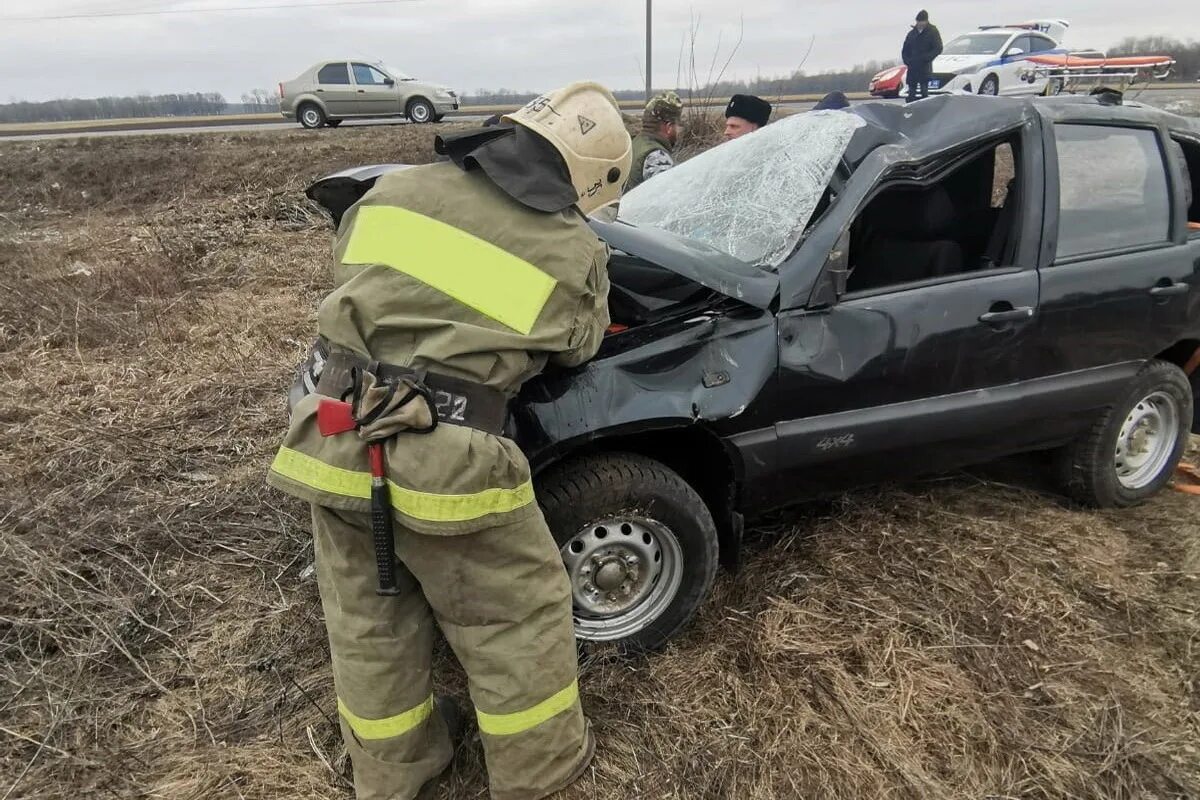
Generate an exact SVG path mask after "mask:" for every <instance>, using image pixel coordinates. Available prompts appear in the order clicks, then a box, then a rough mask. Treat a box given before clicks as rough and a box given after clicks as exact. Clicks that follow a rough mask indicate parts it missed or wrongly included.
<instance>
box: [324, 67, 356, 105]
mask: <svg viewBox="0 0 1200 800" xmlns="http://www.w3.org/2000/svg"><path fill="white" fill-rule="evenodd" d="M316 93H317V97H319V98H321V101H322V102H323V103H325V110H326V113H327V114H328V116H330V117H334V118H337V117H346V116H353V115H354V114H357V113H358V112H357V111H356V110H355V108H356V106H357V104H358V95H357V93H356V92H355V88H354V84H353V83H352V82H351V80H350V68H349V67H348V66H347V64H346V62H345V61H331V62H329V63H328V64H326V65H325V66H323V67H321V68H320V69H319V70H317V88H316Z"/></svg>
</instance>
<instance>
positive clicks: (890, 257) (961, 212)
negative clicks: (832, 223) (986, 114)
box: [846, 136, 1022, 293]
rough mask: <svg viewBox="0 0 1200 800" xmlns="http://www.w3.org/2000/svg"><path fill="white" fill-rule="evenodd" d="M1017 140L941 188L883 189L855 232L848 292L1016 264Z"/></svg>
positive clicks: (967, 165)
mask: <svg viewBox="0 0 1200 800" xmlns="http://www.w3.org/2000/svg"><path fill="white" fill-rule="evenodd" d="M1019 141H1020V140H1019V139H1018V138H1017V137H1015V136H1014V137H1013V138H1012V139H1008V140H1004V141H1000V142H996V143H993V144H991V145H990V146H988V147H986V148H984V149H982V150H981V151H980V152H978V153H976V154H974V155H973V156H972V157H970V158H969V159H967V160H966V161H965V162H964V163H962V164H960V165H959V166H958V167H956V168H955V169H954V170H953V171H952V172H950V173H949V174H947V175H945V176H944V177H942V178H941V179H940V180H938V181H937V182H936V183H933V184H932V185H928V186H920V187H915V186H911V185H905V184H896V185H892V186H888V185H886V184H885V185H884V187H883V189H882V190H881V191H880V192H879V193H878V194H876V195H875V197H874V198H873V199H872V200H871V201H870V202H868V203H867V205H866V207H864V208H863V210H862V211H861V212H860V213H859V215H858V217H857V219H855V221H854V223H853V224H852V225H851V226H850V248H849V254H848V258H847V267H848V269H849V271H850V275H849V277H848V279H847V281H846V291H847V292H851V293H853V292H866V291H878V290H880V289H885V288H889V287H893V286H903V285H906V284H913V283H920V282H924V281H935V280H943V279H951V278H957V277H961V276H963V275H967V274H974V273H982V272H986V271H987V270H990V269H996V268H1001V267H1011V266H1014V265H1015V264H1016V255H1017V243H1018V240H1019V230H1018V223H1019V221H1020V214H1019V213H1018V212H1019V210H1020V204H1021V196H1022V186H1021V181H1020V180H1019V177H1018V176H1019V175H1020V174H1021V173H1020V169H1019V165H1020V163H1021V159H1020V147H1019Z"/></svg>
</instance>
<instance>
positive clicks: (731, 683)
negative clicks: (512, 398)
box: [0, 128, 1200, 800]
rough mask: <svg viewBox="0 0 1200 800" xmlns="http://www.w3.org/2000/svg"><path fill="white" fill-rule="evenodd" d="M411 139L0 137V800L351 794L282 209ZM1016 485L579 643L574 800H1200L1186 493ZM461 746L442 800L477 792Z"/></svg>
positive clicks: (307, 273) (837, 544)
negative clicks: (681, 615) (646, 625)
mask: <svg viewBox="0 0 1200 800" xmlns="http://www.w3.org/2000/svg"><path fill="white" fill-rule="evenodd" d="M427 137H428V133H426V132H424V131H421V130H418V131H415V132H414V131H412V130H411V129H406V128H388V129H360V130H339V131H337V132H322V133H320V134H316V135H314V134H309V133H301V132H297V133H295V134H290V133H284V134H236V135H224V134H220V135H218V134H206V135H198V136H195V137H185V138H183V139H176V138H172V139H170V140H166V141H164V140H163V139H134V138H113V139H105V140H94V141H84V142H81V143H68V142H55V143H40V144H9V145H0V182H2V183H3V184H4V185H5V186H6V187H8V190H7V192H6V195H5V198H4V199H3V201H0V203H2V205H0V379H2V381H3V382H2V383H0V387H2V388H0V433H2V434H3V436H4V441H5V447H4V448H2V449H0V476H2V481H0V580H2V581H3V584H4V585H5V586H6V587H8V589H7V591H6V592H5V595H4V599H3V601H0V687H2V688H0V743H2V744H0V798H31V799H33V798H37V800H43V799H45V800H48V799H49V798H80V797H89V798H90V797H97V798H104V797H110V798H130V797H144V798H172V800H199V798H246V799H247V800H249V799H250V798H345V797H348V790H347V783H346V769H347V765H346V764H345V760H344V758H343V757H342V756H341V753H340V743H339V740H338V733H337V730H336V727H335V726H334V724H333V722H332V715H333V713H334V704H333V693H332V684H331V680H330V674H329V668H328V664H327V652H326V645H325V639H324V633H323V630H322V626H321V619H320V611H319V609H318V606H317V598H316V588H315V585H314V583H313V582H312V580H311V579H309V578H307V577H306V576H305V575H304V574H303V570H304V568H305V566H306V564H307V563H308V558H309V553H310V550H309V544H308V533H307V516H306V512H305V509H304V508H303V507H301V506H300V505H299V504H298V503H295V502H293V501H291V500H290V499H289V498H286V497H284V496H282V495H279V494H276V493H274V492H271V491H268V490H267V488H266V487H265V486H264V484H263V475H264V471H265V469H266V465H267V463H268V460H269V458H270V456H271V454H272V452H273V449H274V446H275V444H276V442H277V441H278V438H279V436H280V435H281V433H282V430H283V427H284V424H285V421H284V418H285V410H284V399H283V395H284V391H285V388H286V384H287V381H288V373H289V371H290V367H291V365H292V364H293V363H294V362H295V361H296V360H297V359H298V358H299V357H300V355H301V352H302V350H303V348H304V346H305V343H306V341H307V339H308V337H309V336H310V335H311V333H312V322H313V309H314V308H315V304H316V302H317V301H318V300H319V298H320V297H321V295H322V293H323V292H324V291H325V290H326V288H327V274H328V273H327V265H326V258H327V248H328V238H327V235H326V234H325V233H324V232H323V230H322V228H321V223H320V222H319V218H318V217H317V216H316V215H314V214H313V213H312V212H311V210H310V209H309V208H308V207H307V206H306V204H305V203H304V202H303V201H302V198H301V195H300V194H299V192H298V190H299V189H300V188H301V187H302V186H303V185H304V183H305V182H306V181H307V180H309V179H311V178H312V177H315V176H316V175H317V174H319V173H324V172H329V171H333V170H336V169H340V168H344V167H347V166H351V165H354V164H358V163H366V162H377V161H406V160H411V161H420V160H428V157H429V154H430V153H431V150H430V149H429V142H428V140H427ZM54 184H58V186H57V188H55V187H54ZM85 192H86V193H87V194H86V196H84V193H85ZM1005 470H1007V471H1000V472H998V471H997V470H995V469H993V470H988V471H985V472H982V473H973V474H971V475H960V476H954V477H951V478H947V479H943V480H940V481H934V482H930V483H925V484H920V485H917V486H912V487H908V488H906V489H888V490H883V491H873V492H869V493H861V494H855V495H851V496H848V497H846V498H844V499H842V500H840V501H838V502H835V503H832V504H827V505H818V506H810V507H807V508H805V509H802V510H801V511H800V512H797V513H792V514H789V515H786V516H780V517H779V518H777V519H774V520H769V521H767V522H766V523H764V524H763V525H762V526H761V527H759V528H758V529H757V530H756V531H755V532H754V533H753V534H752V537H751V542H750V545H749V551H748V558H747V562H746V564H745V565H744V566H743V568H742V569H741V571H740V572H738V573H737V574H735V575H724V576H722V578H721V579H720V582H719V585H718V587H717V591H716V594H715V596H714V597H713V598H712V600H711V601H710V602H708V603H707V604H706V606H705V607H704V610H703V612H702V614H701V616H700V618H699V619H698V620H697V621H696V622H695V624H693V625H692V626H691V627H690V629H689V630H688V631H687V633H686V634H685V635H684V636H683V637H682V638H681V639H680V640H679V641H678V643H677V644H675V645H674V646H673V647H672V648H670V649H669V650H668V651H667V652H666V653H663V654H660V655H656V656H653V657H650V658H644V659H635V660H624V659H619V658H616V657H614V656H613V655H612V654H611V653H609V652H607V651H605V650H598V651H595V652H593V653H591V654H589V656H588V657H587V659H586V661H585V664H584V676H583V687H584V696H585V703H586V705H587V708H588V710H589V713H590V714H591V715H592V717H593V719H594V721H595V724H596V727H597V730H598V732H599V736H600V747H599V754H598V757H597V760H596V762H595V767H594V769H593V770H592V772H591V773H589V774H588V775H587V776H586V777H585V778H584V779H583V780H582V781H581V782H580V783H579V784H577V785H576V786H575V787H572V788H571V789H570V790H569V791H568V792H566V793H565V796H566V797H567V798H579V799H580V800H582V798H610V797H611V798H635V797H646V798H679V800H683V799H684V798H689V799H691V798H753V799H754V800H767V799H768V798H780V799H782V798H795V797H807V798H884V797H903V798H908V797H911V798H959V797H979V798H983V797H991V798H1009V797H1012V798H1015V797H1022V798H1025V797H1029V798H1063V797H1086V798H1183V797H1195V796H1200V695H1198V690H1200V686H1198V682H1200V656H1198V653H1197V649H1198V645H1200V620H1198V617H1197V610H1198V607H1200V524H1198V523H1197V522H1196V520H1197V516H1196V505H1195V502H1196V501H1195V500H1194V499H1192V498H1189V497H1186V496H1183V495H1178V494H1174V493H1167V494H1165V495H1164V496H1162V497H1160V498H1158V499H1156V500H1155V501H1153V502H1152V503H1150V504H1148V505H1146V506H1145V507H1143V508H1140V509H1136V510H1132V511H1126V512H1112V513H1101V514H1096V513H1088V512H1083V511H1079V510H1074V509H1071V508H1068V507H1067V506H1065V505H1064V504H1063V503H1062V502H1061V501H1060V500H1059V499H1058V498H1057V497H1055V496H1054V495H1052V494H1049V493H1046V492H1044V491H1042V490H1041V489H1040V488H1039V487H1040V486H1041V484H1040V483H1039V481H1038V479H1037V475H1036V472H1035V465H1034V462H1032V461H1029V462H1025V461H1021V462H1014V463H1013V464H1010V465H1007V466H1006V467H1005ZM441 664H442V667H443V668H442V670H441V675H442V676H443V679H444V680H445V681H446V684H447V686H448V687H449V688H450V689H452V690H461V678H460V676H459V675H458V674H457V672H456V670H455V668H454V667H453V666H452V664H451V663H450V661H449V660H448V659H447V658H445V657H444V656H443V658H442V659H441ZM460 756H461V757H460V759H459V761H458V763H457V765H456V767H455V770H454V772H453V774H452V775H451V777H450V780H449V781H448V782H447V783H446V785H445V788H444V790H443V795H442V796H444V797H449V798H456V799H457V798H472V797H481V796H484V794H485V789H484V786H485V784H484V776H483V772H482V768H481V765H480V757H479V751H478V746H477V745H476V744H475V743H474V742H471V743H468V744H467V745H466V746H465V748H464V750H463V752H462V753H460Z"/></svg>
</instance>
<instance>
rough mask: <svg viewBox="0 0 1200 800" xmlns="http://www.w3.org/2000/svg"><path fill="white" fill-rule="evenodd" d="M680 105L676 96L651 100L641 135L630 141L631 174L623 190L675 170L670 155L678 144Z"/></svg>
mask: <svg viewBox="0 0 1200 800" xmlns="http://www.w3.org/2000/svg"><path fill="white" fill-rule="evenodd" d="M682 116H683V101H682V100H680V99H679V95H678V94H676V93H675V92H662V93H660V94H656V95H655V96H654V97H652V98H650V102H649V103H647V104H646V108H645V109H644V110H643V111H642V132H641V133H639V134H638V135H637V136H635V137H634V138H633V170H632V172H631V173H630V175H629V181H628V182H627V183H626V184H625V190H626V191H629V190H630V189H632V188H634V187H635V186H637V185H638V184H640V183H641V182H642V181H644V180H646V179H647V178H652V177H654V176H655V175H657V174H658V173H660V172H665V171H667V170H669V169H670V168H671V167H673V166H675V159H674V157H673V156H672V154H671V152H672V150H674V149H675V144H676V143H677V142H678V141H679V132H680V130H681V128H680V124H679V120H680V118H681V117H682Z"/></svg>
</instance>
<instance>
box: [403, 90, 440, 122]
mask: <svg viewBox="0 0 1200 800" xmlns="http://www.w3.org/2000/svg"><path fill="white" fill-rule="evenodd" d="M404 113H405V114H406V115H408V120H409V122H415V123H417V124H419V125H423V124H425V123H427V122H433V118H434V117H435V116H436V115H437V112H436V111H435V110H434V108H433V103H430V102H429V101H428V100H426V99H425V98H424V97H415V98H413V99H412V100H409V101H408V107H407V108H406V109H405V110H404Z"/></svg>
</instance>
